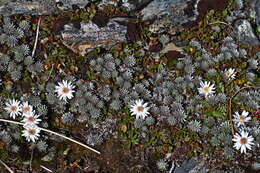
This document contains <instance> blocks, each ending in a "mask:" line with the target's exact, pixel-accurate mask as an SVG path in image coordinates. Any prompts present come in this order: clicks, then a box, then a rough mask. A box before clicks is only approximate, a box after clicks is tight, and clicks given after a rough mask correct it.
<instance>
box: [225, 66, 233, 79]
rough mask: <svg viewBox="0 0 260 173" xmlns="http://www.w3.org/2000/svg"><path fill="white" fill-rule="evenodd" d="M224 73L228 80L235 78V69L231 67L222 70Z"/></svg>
mask: <svg viewBox="0 0 260 173" xmlns="http://www.w3.org/2000/svg"><path fill="white" fill-rule="evenodd" d="M224 74H225V76H226V77H227V78H228V79H229V80H232V79H235V77H236V72H235V69H233V68H230V69H226V70H225V71H224Z"/></svg>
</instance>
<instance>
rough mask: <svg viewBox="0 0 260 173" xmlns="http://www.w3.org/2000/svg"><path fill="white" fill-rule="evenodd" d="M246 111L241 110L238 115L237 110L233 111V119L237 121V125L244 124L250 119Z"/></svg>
mask: <svg viewBox="0 0 260 173" xmlns="http://www.w3.org/2000/svg"><path fill="white" fill-rule="evenodd" d="M248 114H249V113H248V112H247V111H245V110H243V112H242V114H241V115H240V114H239V113H238V112H235V114H234V115H233V116H234V118H235V119H234V121H235V122H237V123H238V124H237V126H238V127H239V126H240V125H245V123H246V122H248V121H249V120H251V117H248Z"/></svg>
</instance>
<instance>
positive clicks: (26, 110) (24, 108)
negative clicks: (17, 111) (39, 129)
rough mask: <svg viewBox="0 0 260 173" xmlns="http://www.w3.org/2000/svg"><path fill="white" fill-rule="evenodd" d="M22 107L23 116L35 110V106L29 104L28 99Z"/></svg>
mask: <svg viewBox="0 0 260 173" xmlns="http://www.w3.org/2000/svg"><path fill="white" fill-rule="evenodd" d="M21 107H22V113H23V116H25V115H26V114H30V113H31V112H32V111H33V107H32V106H31V105H29V104H28V102H27V101H26V102H23V103H22V106H21Z"/></svg>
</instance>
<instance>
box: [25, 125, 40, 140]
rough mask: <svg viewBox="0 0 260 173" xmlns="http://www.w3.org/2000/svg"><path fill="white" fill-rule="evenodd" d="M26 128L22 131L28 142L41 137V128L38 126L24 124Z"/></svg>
mask: <svg viewBox="0 0 260 173" xmlns="http://www.w3.org/2000/svg"><path fill="white" fill-rule="evenodd" d="M24 128H25V129H24V130H23V131H22V132H23V134H22V136H24V137H26V140H27V141H28V142H30V141H33V142H35V141H36V140H37V139H38V138H39V137H40V134H39V133H40V129H39V127H38V126H36V125H33V126H24Z"/></svg>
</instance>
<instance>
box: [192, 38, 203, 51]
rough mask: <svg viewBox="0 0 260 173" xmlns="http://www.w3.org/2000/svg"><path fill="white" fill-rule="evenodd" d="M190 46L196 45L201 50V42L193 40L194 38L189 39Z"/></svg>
mask: <svg viewBox="0 0 260 173" xmlns="http://www.w3.org/2000/svg"><path fill="white" fill-rule="evenodd" d="M190 46H192V47H196V48H197V49H198V50H201V49H202V46H201V44H200V43H199V42H198V41H195V40H191V41H190Z"/></svg>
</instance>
